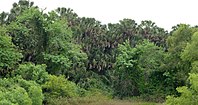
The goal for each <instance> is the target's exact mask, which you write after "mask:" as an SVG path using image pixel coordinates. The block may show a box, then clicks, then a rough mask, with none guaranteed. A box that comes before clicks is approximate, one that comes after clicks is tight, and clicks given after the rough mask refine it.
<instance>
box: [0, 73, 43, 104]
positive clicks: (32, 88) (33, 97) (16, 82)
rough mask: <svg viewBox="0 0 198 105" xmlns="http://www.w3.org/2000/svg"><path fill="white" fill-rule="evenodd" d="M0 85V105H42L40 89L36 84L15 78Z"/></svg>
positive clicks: (0, 80) (2, 81)
mask: <svg viewBox="0 0 198 105" xmlns="http://www.w3.org/2000/svg"><path fill="white" fill-rule="evenodd" d="M0 83H1V84H0V105H1V104H2V105H13V104H16V105H42V102H43V98H44V97H43V94H42V89H41V87H40V85H38V84H37V83H36V82H34V81H26V80H24V79H22V78H20V77H15V78H9V79H7V78H5V79H0Z"/></svg>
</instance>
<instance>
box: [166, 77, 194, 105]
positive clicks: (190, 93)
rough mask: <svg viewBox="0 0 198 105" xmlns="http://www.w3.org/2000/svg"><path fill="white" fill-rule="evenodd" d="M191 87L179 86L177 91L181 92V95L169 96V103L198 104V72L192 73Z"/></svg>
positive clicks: (190, 78) (167, 102)
mask: <svg viewBox="0 0 198 105" xmlns="http://www.w3.org/2000/svg"><path fill="white" fill-rule="evenodd" d="M189 80H190V83H191V86H190V88H188V87H186V86H183V87H178V88H177V91H178V92H179V93H180V94H181V95H180V96H179V97H174V96H168V97H167V100H166V104H167V105H197V103H198V74H190V77H189Z"/></svg>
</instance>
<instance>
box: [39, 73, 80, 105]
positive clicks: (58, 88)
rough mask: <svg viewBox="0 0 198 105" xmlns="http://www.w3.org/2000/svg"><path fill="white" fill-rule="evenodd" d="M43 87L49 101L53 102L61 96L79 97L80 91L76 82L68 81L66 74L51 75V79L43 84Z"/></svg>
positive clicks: (46, 99)
mask: <svg viewBox="0 0 198 105" xmlns="http://www.w3.org/2000/svg"><path fill="white" fill-rule="evenodd" d="M42 88H43V91H44V95H45V101H47V102H52V100H54V99H56V98H59V97H67V98H72V97H77V96H79V94H78V93H79V91H80V88H79V87H78V86H77V85H76V84H75V83H73V82H71V81H68V80H67V79H65V77H64V76H55V75H49V80H48V81H47V82H46V83H45V84H44V85H42Z"/></svg>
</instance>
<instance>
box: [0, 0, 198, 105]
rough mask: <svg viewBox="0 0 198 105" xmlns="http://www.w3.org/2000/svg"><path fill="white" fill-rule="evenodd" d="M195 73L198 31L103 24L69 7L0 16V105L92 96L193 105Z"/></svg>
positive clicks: (197, 86) (29, 8)
mask: <svg viewBox="0 0 198 105" xmlns="http://www.w3.org/2000/svg"><path fill="white" fill-rule="evenodd" d="M197 72H198V28H197V27H196V26H195V27H192V26H190V25H186V24H179V25H177V26H174V27H173V29H172V31H171V32H167V31H166V30H164V29H163V28H160V27H158V26H157V25H156V24H155V23H154V22H152V21H142V22H141V23H140V24H137V23H136V22H135V21H134V20H131V19H123V20H120V21H119V23H116V24H111V23H109V24H107V25H103V24H101V23H100V22H99V21H97V20H95V19H94V18H86V17H79V16H78V15H77V14H76V13H74V12H73V10H72V9H67V8H57V9H56V10H54V11H50V12H48V13H45V12H44V11H43V10H42V9H40V8H39V7H38V6H34V3H33V2H30V1H26V0H20V1H19V2H18V3H14V4H13V7H12V9H11V10H10V12H9V13H6V12H2V13H1V14H0V105H13V104H14V105H15V104H16V105H17V104H19V105H42V104H52V105H53V104H54V105H57V104H63V103H65V104H68V103H69V101H67V100H69V99H72V98H78V97H87V96H88V97H90V96H94V95H95V96H96V95H98V94H102V95H103V96H104V97H105V96H107V97H111V98H114V97H117V98H121V99H123V98H126V97H134V96H138V97H141V98H142V99H144V100H146V101H157V102H163V101H164V100H165V98H166V96H168V95H175V96H178V97H173V96H168V97H167V101H166V103H167V104H168V105H176V104H180V105H187V104H189V105H190V104H191V105H194V104H196V103H198V100H197V99H198V98H197V97H198V93H197V91H198V83H197V81H198V74H196V73H197ZM180 86H183V87H180ZM177 87H180V88H177ZM66 101H67V102H66Z"/></svg>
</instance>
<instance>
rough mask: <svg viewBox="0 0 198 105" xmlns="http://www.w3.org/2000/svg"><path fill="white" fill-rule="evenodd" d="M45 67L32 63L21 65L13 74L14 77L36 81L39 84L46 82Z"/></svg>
mask: <svg viewBox="0 0 198 105" xmlns="http://www.w3.org/2000/svg"><path fill="white" fill-rule="evenodd" d="M45 69H46V65H44V64H42V65H34V64H32V63H26V64H21V65H20V66H19V68H18V69H17V70H16V71H15V72H14V74H15V75H20V76H21V77H22V78H23V79H25V80H32V81H36V82H37V83H39V84H42V83H44V82H45V81H46V80H47V76H48V73H47V72H46V71H45Z"/></svg>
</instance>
